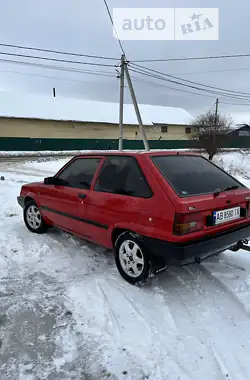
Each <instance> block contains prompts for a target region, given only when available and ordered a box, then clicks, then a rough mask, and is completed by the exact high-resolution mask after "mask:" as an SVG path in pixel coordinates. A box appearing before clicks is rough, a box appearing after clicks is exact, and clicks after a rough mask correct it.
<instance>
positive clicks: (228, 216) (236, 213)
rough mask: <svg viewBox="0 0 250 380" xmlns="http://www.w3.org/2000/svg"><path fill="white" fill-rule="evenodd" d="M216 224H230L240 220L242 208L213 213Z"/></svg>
mask: <svg viewBox="0 0 250 380" xmlns="http://www.w3.org/2000/svg"><path fill="white" fill-rule="evenodd" d="M213 218H214V224H221V223H226V222H230V221H231V220H235V219H239V218H240V207H234V208H228V209H226V210H221V211H214V212H213Z"/></svg>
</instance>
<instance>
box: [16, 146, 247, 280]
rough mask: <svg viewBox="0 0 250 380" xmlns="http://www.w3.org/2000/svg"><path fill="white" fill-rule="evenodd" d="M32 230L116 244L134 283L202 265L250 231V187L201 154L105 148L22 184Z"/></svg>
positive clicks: (21, 198)
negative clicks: (59, 231)
mask: <svg viewBox="0 0 250 380" xmlns="http://www.w3.org/2000/svg"><path fill="white" fill-rule="evenodd" d="M18 203H19V204H20V205H21V206H22V207H23V209H24V221H25V224H26V226H27V228H28V229H29V230H30V231H32V232H35V233H43V232H45V231H46V230H47V229H48V228H49V227H52V226H56V227H59V228H60V229H62V230H64V231H68V232H70V233H73V234H74V235H77V236H79V237H82V238H84V239H87V240H90V241H92V242H94V243H97V244H99V245H102V246H104V247H107V248H110V249H114V252H115V261H116V265H117V268H118V270H119V272H120V274H121V275H122V276H123V278H124V279H126V280H127V281H128V282H130V283H132V284H135V283H138V282H143V281H145V280H146V279H147V278H148V277H149V276H150V274H152V273H156V272H158V271H160V270H162V269H164V268H165V267H166V266H167V265H180V264H181V265H182V264H187V263H190V262H194V261H196V262H200V260H201V259H202V258H204V257H206V256H208V255H211V254H215V253H219V252H221V251H223V250H225V249H228V248H231V249H234V250H237V247H239V246H240V244H239V243H240V242H242V241H243V240H245V239H246V238H248V237H249V236H250V206H249V205H250V190H249V189H248V188H247V187H245V186H244V185H243V184H241V183H240V182H239V181H237V180H236V179H234V178H233V177H231V176H230V175H229V174H227V173H226V172H224V171H223V170H221V169H220V168H219V167H217V166H216V165H214V164H213V163H211V162H210V161H208V160H206V159H205V158H204V157H202V156H200V155H195V154H193V153H180V152H109V153H107V152H98V153H91V154H86V155H80V156H77V157H74V158H73V159H72V160H70V161H69V162H68V163H67V164H66V165H65V166H64V167H63V168H62V169H61V170H60V171H59V172H58V173H57V174H56V175H55V176H54V177H49V178H45V179H44V182H38V183H31V184H27V185H24V186H22V189H21V193H20V196H19V197H18Z"/></svg>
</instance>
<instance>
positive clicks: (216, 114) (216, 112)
mask: <svg viewBox="0 0 250 380" xmlns="http://www.w3.org/2000/svg"><path fill="white" fill-rule="evenodd" d="M218 107H219V99H216V103H215V125H216V124H217V118H218Z"/></svg>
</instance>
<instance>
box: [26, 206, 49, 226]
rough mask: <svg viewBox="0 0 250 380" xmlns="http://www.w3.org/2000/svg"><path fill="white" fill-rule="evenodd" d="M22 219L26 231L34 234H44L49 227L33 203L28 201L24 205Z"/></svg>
mask: <svg viewBox="0 0 250 380" xmlns="http://www.w3.org/2000/svg"><path fill="white" fill-rule="evenodd" d="M23 219H24V223H25V225H26V227H27V228H28V230H30V231H31V232H33V233H36V234H43V233H45V232H46V231H47V229H48V227H49V226H48V225H47V224H46V223H45V221H44V219H43V217H42V214H41V212H40V210H39V208H38V206H37V204H36V202H35V201H29V202H27V203H26V204H25V206H24V209H23Z"/></svg>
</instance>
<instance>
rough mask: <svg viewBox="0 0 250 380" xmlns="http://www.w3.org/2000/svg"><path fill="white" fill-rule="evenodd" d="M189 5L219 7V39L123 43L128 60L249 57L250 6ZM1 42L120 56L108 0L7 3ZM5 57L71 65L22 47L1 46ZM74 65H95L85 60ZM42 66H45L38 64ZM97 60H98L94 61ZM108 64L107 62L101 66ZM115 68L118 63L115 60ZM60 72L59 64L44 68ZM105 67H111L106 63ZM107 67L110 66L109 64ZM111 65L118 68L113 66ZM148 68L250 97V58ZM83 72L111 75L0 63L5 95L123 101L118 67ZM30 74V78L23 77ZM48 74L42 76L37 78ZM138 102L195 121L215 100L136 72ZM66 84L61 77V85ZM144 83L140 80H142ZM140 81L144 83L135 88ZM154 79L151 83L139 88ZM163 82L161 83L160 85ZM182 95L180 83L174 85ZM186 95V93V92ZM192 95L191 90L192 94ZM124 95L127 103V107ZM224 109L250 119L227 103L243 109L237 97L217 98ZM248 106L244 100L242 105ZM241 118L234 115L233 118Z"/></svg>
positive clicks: (144, 1)
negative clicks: (45, 59)
mask: <svg viewBox="0 0 250 380" xmlns="http://www.w3.org/2000/svg"><path fill="white" fill-rule="evenodd" d="M108 3H109V6H110V9H111V11H112V9H113V7H176V8H178V7H185V6H187V1H186V0H185V1H184V0H179V1H178V0H175V1H168V2H166V1H165V0H151V1H150V0H136V1H135V0H108ZM188 6H189V7H194V8H195V7H197V8H201V7H218V6H219V9H220V39H219V41H124V42H123V45H124V48H125V51H126V54H127V57H128V59H130V60H140V59H154V58H155V59H157V58H179V57H188V56H189V57H190V56H209V55H223V54H226V55H228V54H229V55H230V54H249V53H250V46H249V36H250V23H249V14H250V3H249V0H241V1H239V2H236V1H233V0H227V1H225V0H223V1H220V2H218V1H213V0H210V1H205V0H199V1H198V0H197V1H192V2H191V1H189V2H188ZM0 25H1V26H0V28H1V38H0V43H4V44H15V45H25V46H31V47H38V48H42V49H54V50H62V51H67V52H75V53H82V54H93V55H101V56H110V57H117V59H119V57H120V55H121V51H120V48H119V44H118V42H117V40H116V39H115V38H114V37H113V32H112V27H111V24H110V20H109V18H108V15H107V11H106V9H105V6H104V2H103V0H91V1H87V0H70V1H69V0H53V1H51V0H43V1H34V0H22V1H20V0H8V1H7V0H3V1H2V2H1V24H0ZM0 52H11V53H18V54H30V55H32V54H33V55H39V56H49V57H56V58H65V59H71V57H67V56H55V55H53V54H50V55H49V54H48V53H46V54H45V53H37V52H32V51H30V52H27V51H22V50H20V49H7V48H4V47H0ZM0 58H2V59H11V60H19V61H20V60H22V61H26V62H37V61H36V60H31V59H24V58H16V57H7V56H1V55H0ZM72 59H74V60H82V61H85V62H90V61H92V62H93V60H88V59H85V58H77V57H72ZM39 62H40V63H41V61H39ZM96 62H100V61H96ZM102 62H103V61H102ZM117 62H118V61H117ZM43 63H44V64H52V65H57V66H59V65H60V64H58V63H53V62H51V63H50V62H43ZM105 63H107V62H105ZM108 63H110V62H108ZM112 63H116V61H115V62H113V61H112ZM145 65H147V66H148V67H151V68H153V69H156V70H160V71H164V72H166V73H168V74H173V75H176V76H180V77H182V78H185V79H188V80H191V81H196V82H199V83H203V84H207V85H210V86H217V87H220V88H226V89H230V90H235V91H240V92H241V91H242V92H249V93H250V76H249V74H250V57H247V58H234V59H221V60H206V61H188V62H185V61H184V62H183V61H182V62H165V63H146V64H145ZM61 66H63V67H70V68H75V69H79V68H80V67H81V66H80V65H72V64H71V65H70V64H66V63H64V64H61ZM81 68H82V69H83V70H95V71H96V70H98V71H101V72H102V73H100V74H103V72H104V71H106V72H108V73H111V74H113V76H103V75H90V74H89V73H86V72H85V73H84V72H82V73H72V72H67V71H59V70H55V69H53V70H52V69H46V68H41V67H33V66H24V65H19V64H13V63H7V62H2V61H0V89H1V90H3V91H12V92H18V93H21V94H22V95H23V96H24V94H25V93H29V94H31V93H34V94H35V93H40V94H45V93H47V94H48V95H49V96H50V95H51V94H52V87H56V89H57V95H58V96H64V97H71V98H74V97H76V98H85V99H93V100H102V101H113V102H117V101H119V81H118V79H117V78H116V73H115V68H113V67H107V68H103V67H91V66H82V67H81ZM24 74H26V75H24ZM40 76H43V77H40ZM132 76H133V77H134V79H135V81H134V86H135V90H136V94H137V97H138V101H139V102H140V103H145V104H157V105H165V106H174V107H181V108H184V109H186V110H187V111H189V112H190V113H191V114H193V115H195V114H197V113H198V112H200V111H202V110H205V109H210V108H211V107H212V106H213V103H214V102H215V100H216V95H213V94H206V93H203V95H205V96H196V95H193V94H188V93H185V92H181V91H174V90H172V89H169V88H167V87H169V84H168V83H165V82H162V81H157V79H149V78H145V77H141V76H140V75H139V74H134V73H133V74H132ZM60 78H61V79H60ZM139 78H140V79H139ZM138 79H139V82H138ZM140 80H143V81H151V82H153V84H152V83H145V82H144V83H142V82H140ZM156 83H158V85H157V84H156ZM170 86H171V87H175V88H178V89H182V90H183V89H184V90H185V88H183V87H179V86H177V85H170ZM186 90H188V89H186ZM190 91H192V90H191V89H190ZM128 95H129V94H128V90H127V89H126V102H130V98H129V96H128ZM220 101H221V103H220V109H221V110H222V111H223V112H230V113H231V114H232V115H233V116H234V117H235V118H237V121H239V122H240V121H242V122H243V121H247V122H249V121H250V106H249V107H248V106H247V105H244V106H240V105H234V104H232V105H229V104H223V102H227V103H242V102H241V101H239V100H235V99H232V98H231V99H230V98H228V99H226V98H222V97H221V98H220ZM245 103H246V101H245ZM236 114H237V115H236Z"/></svg>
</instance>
